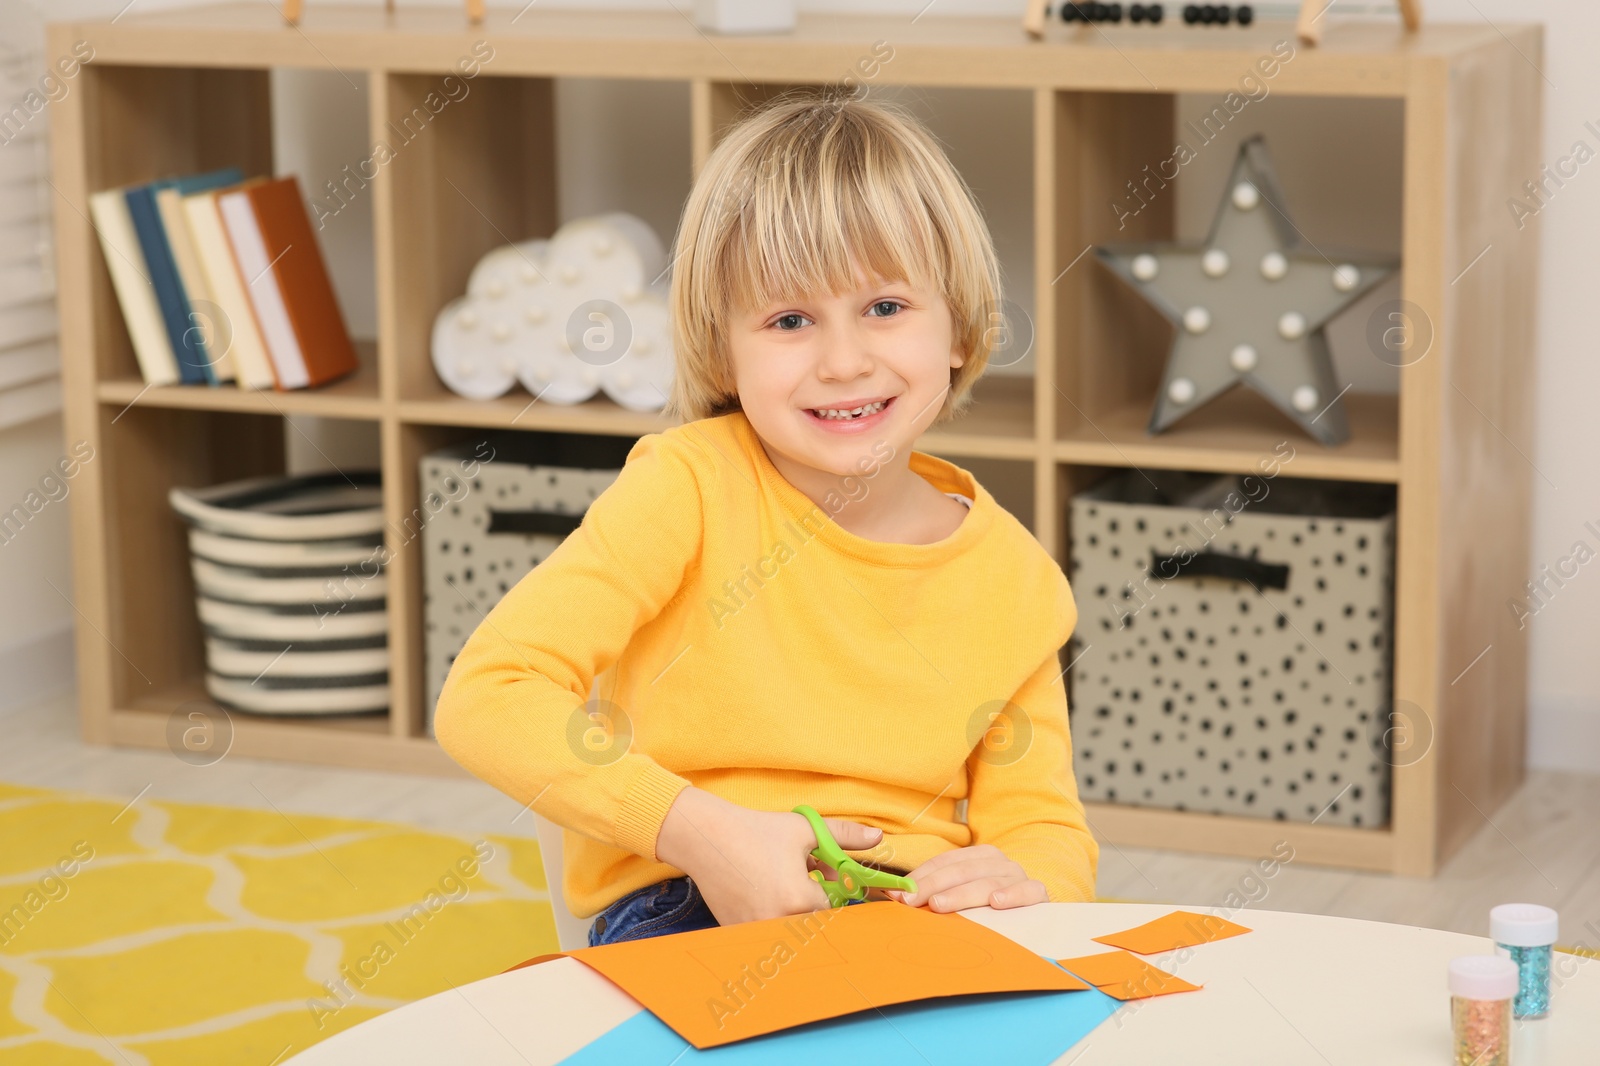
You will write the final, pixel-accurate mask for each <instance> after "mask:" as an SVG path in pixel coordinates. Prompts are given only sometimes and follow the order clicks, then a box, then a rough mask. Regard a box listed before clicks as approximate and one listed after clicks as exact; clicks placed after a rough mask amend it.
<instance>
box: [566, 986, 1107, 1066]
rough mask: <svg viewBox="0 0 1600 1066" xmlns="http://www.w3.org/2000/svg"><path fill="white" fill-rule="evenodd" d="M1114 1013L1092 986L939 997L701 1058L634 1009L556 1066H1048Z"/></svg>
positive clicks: (789, 1032)
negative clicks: (981, 1065)
mask: <svg viewBox="0 0 1600 1066" xmlns="http://www.w3.org/2000/svg"><path fill="white" fill-rule="evenodd" d="M1051 961H1052V962H1053V961H1054V960H1051ZM1120 1005H1121V1004H1119V1003H1118V1002H1117V1001H1116V1000H1114V999H1112V998H1111V997H1110V996H1108V995H1106V994H1105V993H1104V992H1101V991H1100V990H1099V989H1095V988H1090V989H1087V990H1085V991H1081V992H1003V993H986V994H982V995H972V996H945V997H941V998H939V999H923V1000H918V1001H917V1002H915V1003H901V1004H897V1005H895V1006H892V1007H883V1008H880V1009H872V1008H868V1009H867V1010H864V1011H859V1012H857V1013H855V1014H849V1015H846V1016H844V1017H842V1018H830V1019H828V1020H827V1021H821V1022H812V1023H811V1024H809V1025H800V1026H796V1027H794V1028H793V1029H785V1030H783V1031H782V1032H777V1033H769V1034H768V1035H766V1036H758V1037H753V1038H751V1039H749V1040H741V1041H739V1042H738V1043H736V1044H725V1045H723V1046H722V1047H714V1048H708V1049H707V1050H705V1051H701V1050H700V1049H698V1048H696V1047H693V1046H692V1045H690V1044H689V1042H688V1041H687V1040H685V1039H683V1037H681V1036H679V1035H678V1034H677V1033H675V1032H673V1030H672V1028H671V1027H670V1026H668V1025H667V1024H666V1023H665V1022H663V1021H662V1020H661V1019H659V1018H657V1017H656V1016H655V1015H654V1014H651V1013H650V1012H649V1011H647V1010H642V1011H640V1012H639V1013H638V1014H636V1015H634V1016H633V1017H632V1018H629V1019H628V1020H627V1021H625V1022H623V1023H622V1024H621V1025H619V1026H617V1027H616V1028H615V1029H613V1030H611V1031H610V1032H609V1033H606V1034H605V1035H604V1036H602V1037H600V1039H598V1040H595V1041H594V1042H592V1043H590V1044H589V1045H588V1046H587V1047H585V1048H584V1049H583V1050H581V1051H579V1052H578V1053H577V1054H574V1055H569V1056H568V1057H566V1058H565V1059H562V1060H561V1066H611V1064H613V1063H619V1062H626V1063H629V1064H640V1066H652V1064H658V1066H667V1064H669V1063H671V1064H673V1066H690V1064H692V1063H705V1064H707V1066H723V1064H726V1063H739V1064H740V1066H818V1063H826V1062H834V1061H839V1059H840V1058H841V1057H843V1056H848V1057H849V1058H850V1059H851V1060H859V1061H872V1060H877V1061H881V1062H905V1063H913V1062H914V1063H918V1064H919V1066H920V1064H922V1063H924V1062H926V1063H928V1064H929V1066H971V1064H972V1063H974V1062H1004V1063H1006V1064H1008V1066H1049V1064H1050V1063H1052V1062H1054V1061H1055V1060H1056V1059H1058V1058H1060V1057H1061V1055H1063V1054H1064V1053H1066V1052H1067V1051H1068V1050H1070V1049H1071V1048H1072V1046H1073V1045H1074V1044H1076V1043H1078V1041H1080V1040H1082V1039H1083V1038H1084V1037H1086V1036H1088V1035H1089V1033H1090V1032H1092V1031H1093V1030H1094V1028H1095V1026H1097V1025H1099V1024H1100V1023H1101V1022H1103V1021H1105V1020H1106V1019H1107V1018H1109V1017H1111V1015H1112V1014H1113V1013H1114V1012H1115V1011H1116V1009H1117V1007H1118V1006H1120Z"/></svg>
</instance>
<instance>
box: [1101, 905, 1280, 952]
mask: <svg viewBox="0 0 1600 1066" xmlns="http://www.w3.org/2000/svg"><path fill="white" fill-rule="evenodd" d="M1249 931H1250V930H1248V929H1246V928H1245V927H1244V926H1242V925H1235V924H1233V923H1232V922H1230V921H1228V920H1227V919H1226V918H1218V917H1217V916H1216V915H1212V914H1195V913H1194V912H1193V911H1173V912H1172V913H1171V914H1168V915H1166V916H1165V917H1162V918H1157V919H1156V920H1155V921H1153V922H1146V923H1144V924H1143V925H1138V926H1134V927H1133V928H1132V929H1124V930H1123V931H1122V932H1120V933H1107V934H1106V935H1105V936H1097V937H1092V938H1091V939H1093V940H1094V941H1095V942H1096V943H1100V944H1105V945H1108V946H1110V947H1114V948H1125V949H1127V950H1128V951H1134V952H1137V953H1139V954H1140V955H1155V954H1157V953H1158V952H1162V951H1174V950H1176V949H1178V948H1189V947H1194V946H1195V945H1196V944H1209V943H1211V942H1212V941H1213V940H1225V939H1227V938H1228V937H1230V936H1238V935H1239V934H1240V933H1248V932H1249Z"/></svg>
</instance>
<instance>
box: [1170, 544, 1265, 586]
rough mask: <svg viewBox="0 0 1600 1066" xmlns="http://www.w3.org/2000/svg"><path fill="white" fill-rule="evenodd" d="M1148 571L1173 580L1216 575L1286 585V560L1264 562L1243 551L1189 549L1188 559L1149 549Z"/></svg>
mask: <svg viewBox="0 0 1600 1066" xmlns="http://www.w3.org/2000/svg"><path fill="white" fill-rule="evenodd" d="M1150 572H1151V573H1152V574H1154V575H1155V576H1156V577H1159V578H1162V579H1163V580H1166V581H1172V580H1174V579H1176V578H1180V577H1219V578H1222V579H1223V580H1224V581H1248V582H1249V583H1250V584H1252V585H1254V586H1255V587H1256V588H1258V589H1260V588H1269V589H1286V588H1288V587H1289V564H1288V563H1264V562H1262V561H1260V560H1259V559H1247V558H1245V557H1244V556H1242V555H1224V554H1222V553H1221V552H1199V553H1191V554H1190V555H1189V559H1188V561H1187V562H1185V561H1184V560H1183V558H1182V557H1180V556H1177V555H1168V556H1162V555H1159V554H1157V552H1156V550H1155V549H1154V548H1152V549H1150Z"/></svg>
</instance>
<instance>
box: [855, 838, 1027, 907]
mask: <svg viewBox="0 0 1600 1066" xmlns="http://www.w3.org/2000/svg"><path fill="white" fill-rule="evenodd" d="M906 876H907V877H909V878H911V880H913V881H915V882H916V884H917V890H916V892H914V893H909V892H900V891H898V890H895V889H889V890H886V892H887V895H889V896H890V897H891V898H893V899H898V900H900V901H901V902H902V903H905V904H908V905H910V906H912V907H920V906H922V905H923V904H927V906H928V908H929V909H930V910H934V911H940V912H943V911H959V910H965V909H966V908H968V907H993V908H995V909H996V910H1005V909H1008V908H1011V907H1026V906H1029V905H1031V904H1034V903H1046V902H1048V901H1049V898H1050V896H1049V893H1048V892H1047V890H1046V889H1045V887H1044V882H1042V881H1035V880H1033V879H1032V878H1030V877H1029V876H1028V875H1027V874H1026V873H1024V872H1023V870H1022V867H1021V866H1019V865H1017V864H1016V863H1015V862H1012V861H1011V860H1010V859H1008V858H1006V857H1005V854H1004V853H1003V852H1002V851H1001V850H1000V849H999V848H997V847H995V846H994V845H993V844H975V845H973V846H972V847H969V848H955V849H953V850H951V851H946V852H942V853H940V854H938V855H935V856H934V857H933V858H931V859H929V860H928V861H927V862H925V863H923V864H922V865H921V866H919V867H917V868H916V869H915V870H912V871H911V872H910V873H908V874H907V875H906Z"/></svg>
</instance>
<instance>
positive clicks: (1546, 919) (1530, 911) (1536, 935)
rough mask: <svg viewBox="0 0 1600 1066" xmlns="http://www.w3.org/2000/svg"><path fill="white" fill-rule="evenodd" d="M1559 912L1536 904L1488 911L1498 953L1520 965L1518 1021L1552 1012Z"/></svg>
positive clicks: (1515, 1007) (1508, 905) (1514, 1008)
mask: <svg viewBox="0 0 1600 1066" xmlns="http://www.w3.org/2000/svg"><path fill="white" fill-rule="evenodd" d="M1557 924H1558V923H1557V920H1556V912H1555V911H1553V910H1551V909H1550V908H1549V907H1541V906H1539V905H1538V904H1537V903H1502V904H1501V905H1500V906H1498V907H1495V908H1494V909H1493V910H1491V911H1490V912H1489V939H1491V940H1493V941H1494V944H1495V950H1496V953H1497V954H1499V955H1502V956H1504V957H1505V958H1508V959H1510V960H1511V961H1512V962H1514V963H1516V964H1517V972H1518V978H1517V999H1516V1002H1515V1003H1513V1004H1512V1007H1511V1010H1512V1013H1513V1014H1515V1015H1516V1016H1517V1017H1518V1018H1543V1017H1544V1016H1545V1015H1547V1014H1549V1013H1550V949H1551V948H1552V947H1553V946H1554V944H1555V942H1556V927H1557Z"/></svg>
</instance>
